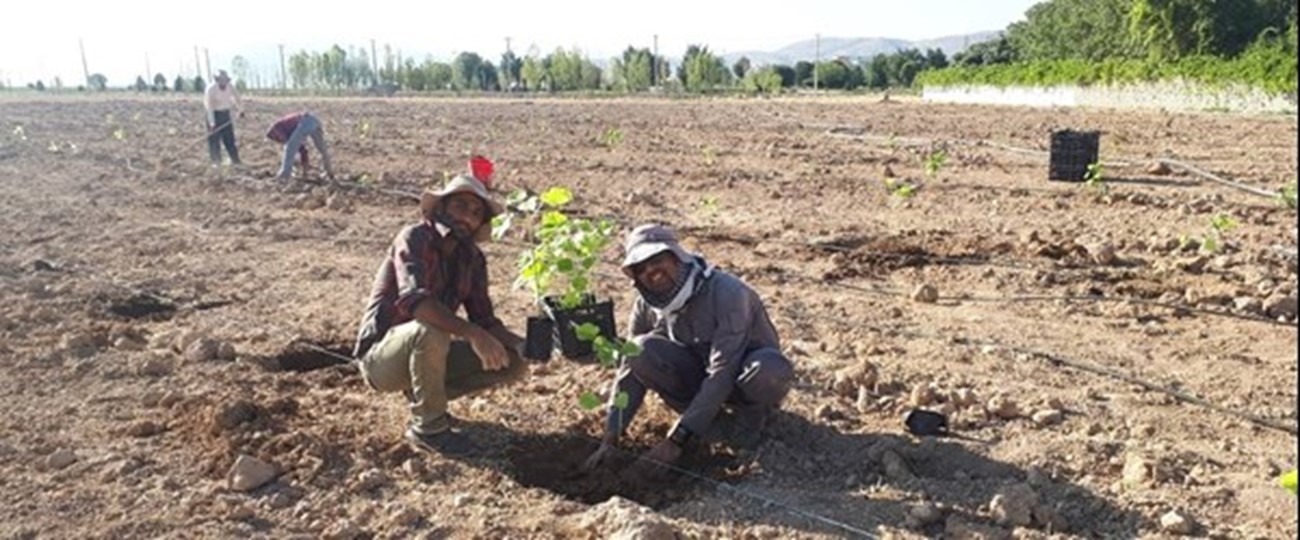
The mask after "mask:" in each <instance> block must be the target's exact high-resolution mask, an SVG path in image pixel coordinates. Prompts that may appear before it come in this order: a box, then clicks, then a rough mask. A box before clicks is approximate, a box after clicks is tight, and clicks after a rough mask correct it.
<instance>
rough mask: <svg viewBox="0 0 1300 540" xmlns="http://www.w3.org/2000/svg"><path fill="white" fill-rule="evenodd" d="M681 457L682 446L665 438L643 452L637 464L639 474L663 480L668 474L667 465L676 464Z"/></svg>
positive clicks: (650, 478) (643, 476)
mask: <svg viewBox="0 0 1300 540" xmlns="http://www.w3.org/2000/svg"><path fill="white" fill-rule="evenodd" d="M681 457H682V447H680V446H677V443H674V442H672V441H669V440H664V441H663V442H661V443H659V444H657V445H655V447H654V448H651V449H650V450H648V451H646V453H644V454H641V459H640V460H639V461H637V464H636V473H637V476H640V477H642V478H646V479H649V480H662V479H663V478H664V477H666V476H668V467H667V466H672V465H676V464H677V460H678V459H679V458H681Z"/></svg>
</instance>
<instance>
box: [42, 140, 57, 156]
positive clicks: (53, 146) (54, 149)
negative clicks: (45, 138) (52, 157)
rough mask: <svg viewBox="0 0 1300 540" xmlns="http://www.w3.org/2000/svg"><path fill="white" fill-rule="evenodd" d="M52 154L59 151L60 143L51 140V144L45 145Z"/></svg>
mask: <svg viewBox="0 0 1300 540" xmlns="http://www.w3.org/2000/svg"><path fill="white" fill-rule="evenodd" d="M45 149H46V150H48V151H49V152H50V153H51V154H57V153H59V143H57V142H54V141H50V145H49V146H46V147H45Z"/></svg>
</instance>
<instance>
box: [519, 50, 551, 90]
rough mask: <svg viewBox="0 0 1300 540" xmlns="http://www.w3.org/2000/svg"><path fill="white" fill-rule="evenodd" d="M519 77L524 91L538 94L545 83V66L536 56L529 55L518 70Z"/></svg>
mask: <svg viewBox="0 0 1300 540" xmlns="http://www.w3.org/2000/svg"><path fill="white" fill-rule="evenodd" d="M519 77H520V78H521V79H522V80H523V81H524V87H525V89H527V90H532V91H534V92H539V91H541V90H542V87H543V85H544V84H545V82H546V78H547V73H546V65H545V64H544V63H543V62H542V59H540V58H538V57H537V55H536V54H530V55H528V56H527V57H525V58H524V63H523V65H522V66H520V68H519Z"/></svg>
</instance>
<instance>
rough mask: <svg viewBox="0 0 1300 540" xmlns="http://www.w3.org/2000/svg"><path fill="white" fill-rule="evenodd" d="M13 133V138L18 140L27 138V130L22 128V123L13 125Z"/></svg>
mask: <svg viewBox="0 0 1300 540" xmlns="http://www.w3.org/2000/svg"><path fill="white" fill-rule="evenodd" d="M13 133H14V138H16V139H18V140H20V141H25V140H27V130H26V129H23V126H22V124H19V125H16V126H14V131H13Z"/></svg>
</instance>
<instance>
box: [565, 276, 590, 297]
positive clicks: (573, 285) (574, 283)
mask: <svg viewBox="0 0 1300 540" xmlns="http://www.w3.org/2000/svg"><path fill="white" fill-rule="evenodd" d="M590 286H591V282H590V280H589V279H587V278H585V277H583V276H574V278H573V279H571V280H569V288H570V289H572V290H573V292H575V293H577V294H578V295H583V294H586V293H587V289H588V287H590Z"/></svg>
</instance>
